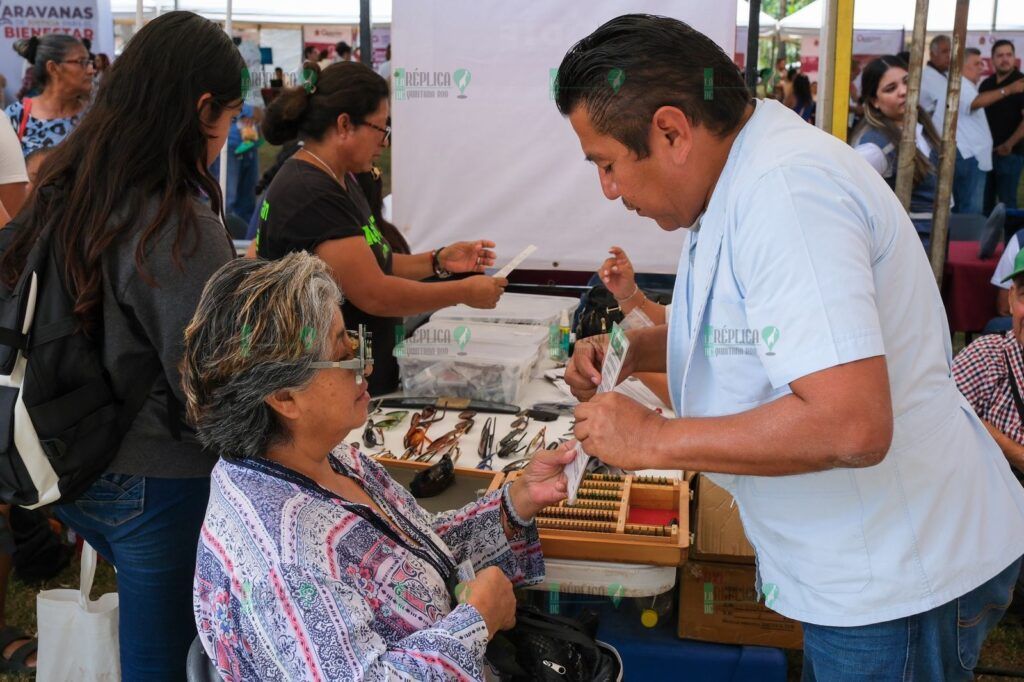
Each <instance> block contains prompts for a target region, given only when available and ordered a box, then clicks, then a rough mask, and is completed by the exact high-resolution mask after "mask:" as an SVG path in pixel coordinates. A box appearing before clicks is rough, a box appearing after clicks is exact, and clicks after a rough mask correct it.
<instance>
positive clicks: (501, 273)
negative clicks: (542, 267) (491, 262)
mask: <svg viewBox="0 0 1024 682" xmlns="http://www.w3.org/2000/svg"><path fill="white" fill-rule="evenodd" d="M536 250H537V247H536V246H535V245H534V244H530V245H529V246H527V247H526V248H525V249H523V250H522V252H521V253H520V254H519V255H518V256H516V257H515V258H513V259H512V260H511V261H509V263H508V265H506V266H505V267H503V268H502V269H501V270H498V271H497V272H496V273H494V276H495V277H508V276H509V275H510V274H512V271H513V270H515V269H516V268H518V267H519V264H520V263H522V262H523V261H524V260H526V259H527V258H529V257H530V254H532V253H533V252H534V251H536Z"/></svg>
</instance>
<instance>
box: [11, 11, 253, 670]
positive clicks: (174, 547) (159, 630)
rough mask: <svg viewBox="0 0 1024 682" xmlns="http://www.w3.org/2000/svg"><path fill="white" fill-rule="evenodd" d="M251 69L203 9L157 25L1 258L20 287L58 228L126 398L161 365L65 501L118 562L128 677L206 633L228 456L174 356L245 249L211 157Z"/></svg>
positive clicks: (116, 69)
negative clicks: (216, 511)
mask: <svg viewBox="0 0 1024 682" xmlns="http://www.w3.org/2000/svg"><path fill="white" fill-rule="evenodd" d="M243 67H244V63H243V61H242V58H241V56H240V55H239V53H238V50H237V49H236V48H235V46H234V45H233V44H232V43H231V39H230V38H228V36H227V35H225V33H224V31H223V29H221V28H220V26H218V25H217V24H214V23H212V22H210V21H207V20H206V19H203V18H201V17H199V16H198V15H195V14H192V13H190V12H169V13H167V14H164V15H162V16H160V17H158V18H156V19H154V20H153V21H151V22H149V23H148V24H146V26H145V27H144V28H143V29H142V30H141V31H139V32H138V33H137V34H136V35H135V36H134V37H133V38H132V39H131V41H129V42H128V45H127V47H126V48H125V51H124V53H123V54H122V55H121V57H120V58H119V59H118V60H117V61H116V62H115V63H114V65H113V66H112V67H111V69H110V70H109V72H108V73H107V75H106V76H105V77H104V79H103V84H102V85H101V86H100V89H99V92H98V93H97V96H96V101H95V103H94V104H93V106H92V108H91V109H90V110H89V112H88V113H87V114H86V115H85V117H84V118H83V119H82V122H81V123H80V124H79V129H78V130H77V131H76V132H75V134H74V135H71V136H70V137H69V138H68V139H67V140H65V141H64V143H62V144H61V145H59V146H57V147H56V148H55V149H54V151H53V152H52V153H51V154H50V155H49V156H48V157H47V159H46V160H45V161H44V162H43V165H42V168H41V169H40V177H39V183H38V188H37V190H36V191H35V193H34V194H33V196H32V197H31V198H30V202H31V204H32V206H31V207H32V210H33V211H34V214H33V215H34V216H35V217H34V219H33V220H31V221H28V222H27V224H26V226H25V227H24V228H23V229H21V228H19V230H18V232H17V233H15V234H13V235H11V242H10V244H9V246H8V248H7V249H5V251H4V254H3V258H2V259H0V276H2V277H3V279H4V281H6V282H7V283H9V284H10V283H13V282H14V281H15V280H16V279H17V277H18V275H19V274H20V272H21V270H22V268H23V267H24V264H25V258H26V255H27V253H28V251H29V249H30V248H31V247H32V245H33V243H34V242H35V241H36V240H37V238H38V236H39V233H40V232H41V230H42V229H43V228H44V226H52V229H53V230H54V233H53V238H54V241H55V243H56V244H58V245H59V247H60V248H61V249H62V250H63V252H64V254H65V263H66V268H65V275H66V281H67V285H68V288H69V293H70V294H71V295H72V296H73V297H74V300H75V314H76V316H77V319H78V322H79V323H80V324H81V327H82V329H83V330H85V331H86V332H87V333H90V334H95V335H97V336H101V337H102V339H103V362H104V365H105V367H106V368H107V370H108V372H109V374H110V379H111V382H112V385H113V388H114V392H115V394H116V395H117V396H118V397H119V398H121V399H124V397H125V396H126V395H128V394H129V392H130V391H131V389H132V387H133V385H134V384H135V383H136V382H138V381H140V377H144V376H147V375H149V376H153V375H154V374H155V375H156V379H155V380H154V382H153V384H152V387H151V388H150V389H149V395H148V398H147V400H146V401H145V403H144V405H143V407H142V408H141V410H140V411H139V413H138V415H137V416H136V417H135V419H134V421H133V422H132V425H131V427H130V429H129V430H128V432H127V434H126V435H125V437H124V439H123V441H122V443H121V446H120V448H119V450H118V452H117V454H116V456H115V457H114V459H113V460H112V462H111V464H110V465H109V467H108V469H107V471H106V472H105V473H104V474H103V475H102V476H101V477H100V478H99V479H98V480H97V481H96V482H95V483H94V484H93V485H92V487H91V488H89V489H88V490H87V491H86V492H85V493H84V494H83V495H82V496H81V497H79V498H77V499H76V500H75V501H74V502H70V503H65V504H61V505H58V506H57V508H56V514H57V516H58V517H59V518H61V519H62V520H63V521H65V522H66V523H67V524H68V525H69V526H71V527H72V528H73V529H74V530H75V531H76V532H78V533H79V534H80V535H81V536H82V537H84V538H85V539H86V540H87V541H88V542H89V544H91V545H93V546H94V547H95V548H96V550H97V551H98V552H99V553H100V554H101V555H102V556H103V557H105V558H106V559H107V560H109V561H110V562H111V563H112V564H113V565H114V566H115V567H116V568H117V572H118V575H117V584H118V592H119V594H120V638H121V647H120V655H121V672H122V675H123V678H124V679H126V680H180V679H183V678H184V668H185V659H186V655H187V652H188V647H189V645H190V643H191V641H192V640H193V639H194V638H195V635H196V629H195V623H194V620H193V617H192V609H191V604H192V575H193V572H194V570H195V552H196V547H197V544H198V539H199V528H200V526H201V524H202V521H203V515H204V513H205V510H206V503H207V499H208V497H209V490H210V479H209V476H210V471H211V469H212V468H213V465H214V463H215V462H216V459H217V457H216V453H207V452H204V451H203V450H202V448H201V447H200V445H199V444H198V442H197V441H196V439H195V435H194V433H193V432H192V431H191V430H190V429H189V428H188V427H187V426H186V425H185V424H184V422H183V421H182V420H181V417H180V414H181V405H182V404H183V402H184V396H183V394H182V391H181V380H180V376H179V373H178V365H179V362H180V360H181V356H182V344H183V336H182V335H183V331H184V328H185V326H186V325H187V324H188V321H189V320H190V319H191V317H192V314H193V313H194V312H195V309H196V305H197V303H198V301H199V296H200V294H201V292H202V289H203V286H204V284H205V283H206V280H207V279H208V278H209V277H210V275H211V274H212V273H213V272H215V271H216V270H217V269H218V268H219V267H220V266H221V265H223V264H224V263H226V262H227V261H229V260H230V259H231V258H232V256H233V250H232V247H231V242H230V240H229V239H228V236H227V233H226V231H225V229H224V224H223V222H222V220H223V199H222V197H221V191H220V187H219V186H218V185H217V182H216V180H215V179H214V178H213V177H212V176H211V175H210V173H209V171H208V170H207V168H208V167H209V165H210V163H211V162H212V161H213V160H214V159H215V158H216V157H217V155H218V153H219V152H220V149H221V148H222V147H223V145H224V142H225V140H226V139H227V135H228V127H229V125H230V122H231V117H232V116H234V115H237V113H238V111H239V110H240V109H241V105H242V98H243V96H244V93H243V92H242V70H243ZM8 229H11V228H8Z"/></svg>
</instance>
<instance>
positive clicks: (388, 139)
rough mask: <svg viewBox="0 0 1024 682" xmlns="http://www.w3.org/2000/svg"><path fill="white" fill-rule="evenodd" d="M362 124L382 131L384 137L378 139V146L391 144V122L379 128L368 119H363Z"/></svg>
mask: <svg viewBox="0 0 1024 682" xmlns="http://www.w3.org/2000/svg"><path fill="white" fill-rule="evenodd" d="M363 125H365V126H370V127H371V128H373V129H374V130H379V131H380V132H382V133H384V139H382V140H381V141H380V146H381V147H386V146H387V145H390V144H391V124H390V123H389V124H388V125H386V126H385V127H383V128H381V127H380V126H378V125H374V124H372V123H370V122H369V121H363Z"/></svg>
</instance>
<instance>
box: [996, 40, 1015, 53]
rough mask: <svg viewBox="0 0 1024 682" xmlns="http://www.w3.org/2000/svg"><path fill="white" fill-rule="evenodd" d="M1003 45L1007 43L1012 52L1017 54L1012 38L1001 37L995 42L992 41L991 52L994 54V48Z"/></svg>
mask: <svg viewBox="0 0 1024 682" xmlns="http://www.w3.org/2000/svg"><path fill="white" fill-rule="evenodd" d="M1003 45H1009V46H1010V50H1011V51H1012V52H1013V53H1014V54H1017V48H1016V47H1014V45H1013V41H1012V40H1007V39H1006V38H1002V39H1000V40H997V41H996V42H994V43H992V54H995V53H996V50H998V49H999V48H1001V47H1002V46H1003Z"/></svg>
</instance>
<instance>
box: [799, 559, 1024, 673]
mask: <svg viewBox="0 0 1024 682" xmlns="http://www.w3.org/2000/svg"><path fill="white" fill-rule="evenodd" d="M1020 569H1021V559H1018V560H1017V561H1015V562H1013V563H1012V564H1011V565H1009V566H1007V567H1006V568H1005V569H1004V570H1003V571H1002V572H1001V573H1000V574H999V575H997V576H996V577H994V578H992V579H991V580H989V581H988V582H987V583H985V584H983V585H981V586H980V587H978V588H975V589H974V590H972V591H971V592H968V593H967V594H965V595H963V596H962V597H958V598H957V599H954V600H953V601H951V602H948V603H946V604H943V605H942V606H939V607H937V608H934V609H932V610H931V611H925V612H924V613H919V614H917V615H914V616H909V617H907V618H899V619H897V620H890V621H887V622H884V623H875V624H873V625H863V626H860V627H849V628H842V627H829V626H823V625H811V624H809V623H804V624H803V626H804V671H803V682H855V681H856V682H918V681H919V682H932V681H933V680H945V682H954V681H955V680H972V679H974V673H973V670H974V667H975V666H976V665H977V664H978V654H979V653H980V652H981V645H982V644H983V643H984V642H985V637H986V636H987V635H988V633H989V631H990V630H991V629H992V628H994V627H995V626H996V624H998V623H999V620H1000V619H1001V618H1002V617H1003V613H1004V612H1005V611H1006V607H1007V606H1009V605H1010V601H1011V599H1012V598H1013V587H1014V584H1015V583H1016V581H1017V577H1018V575H1019V574H1020Z"/></svg>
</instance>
